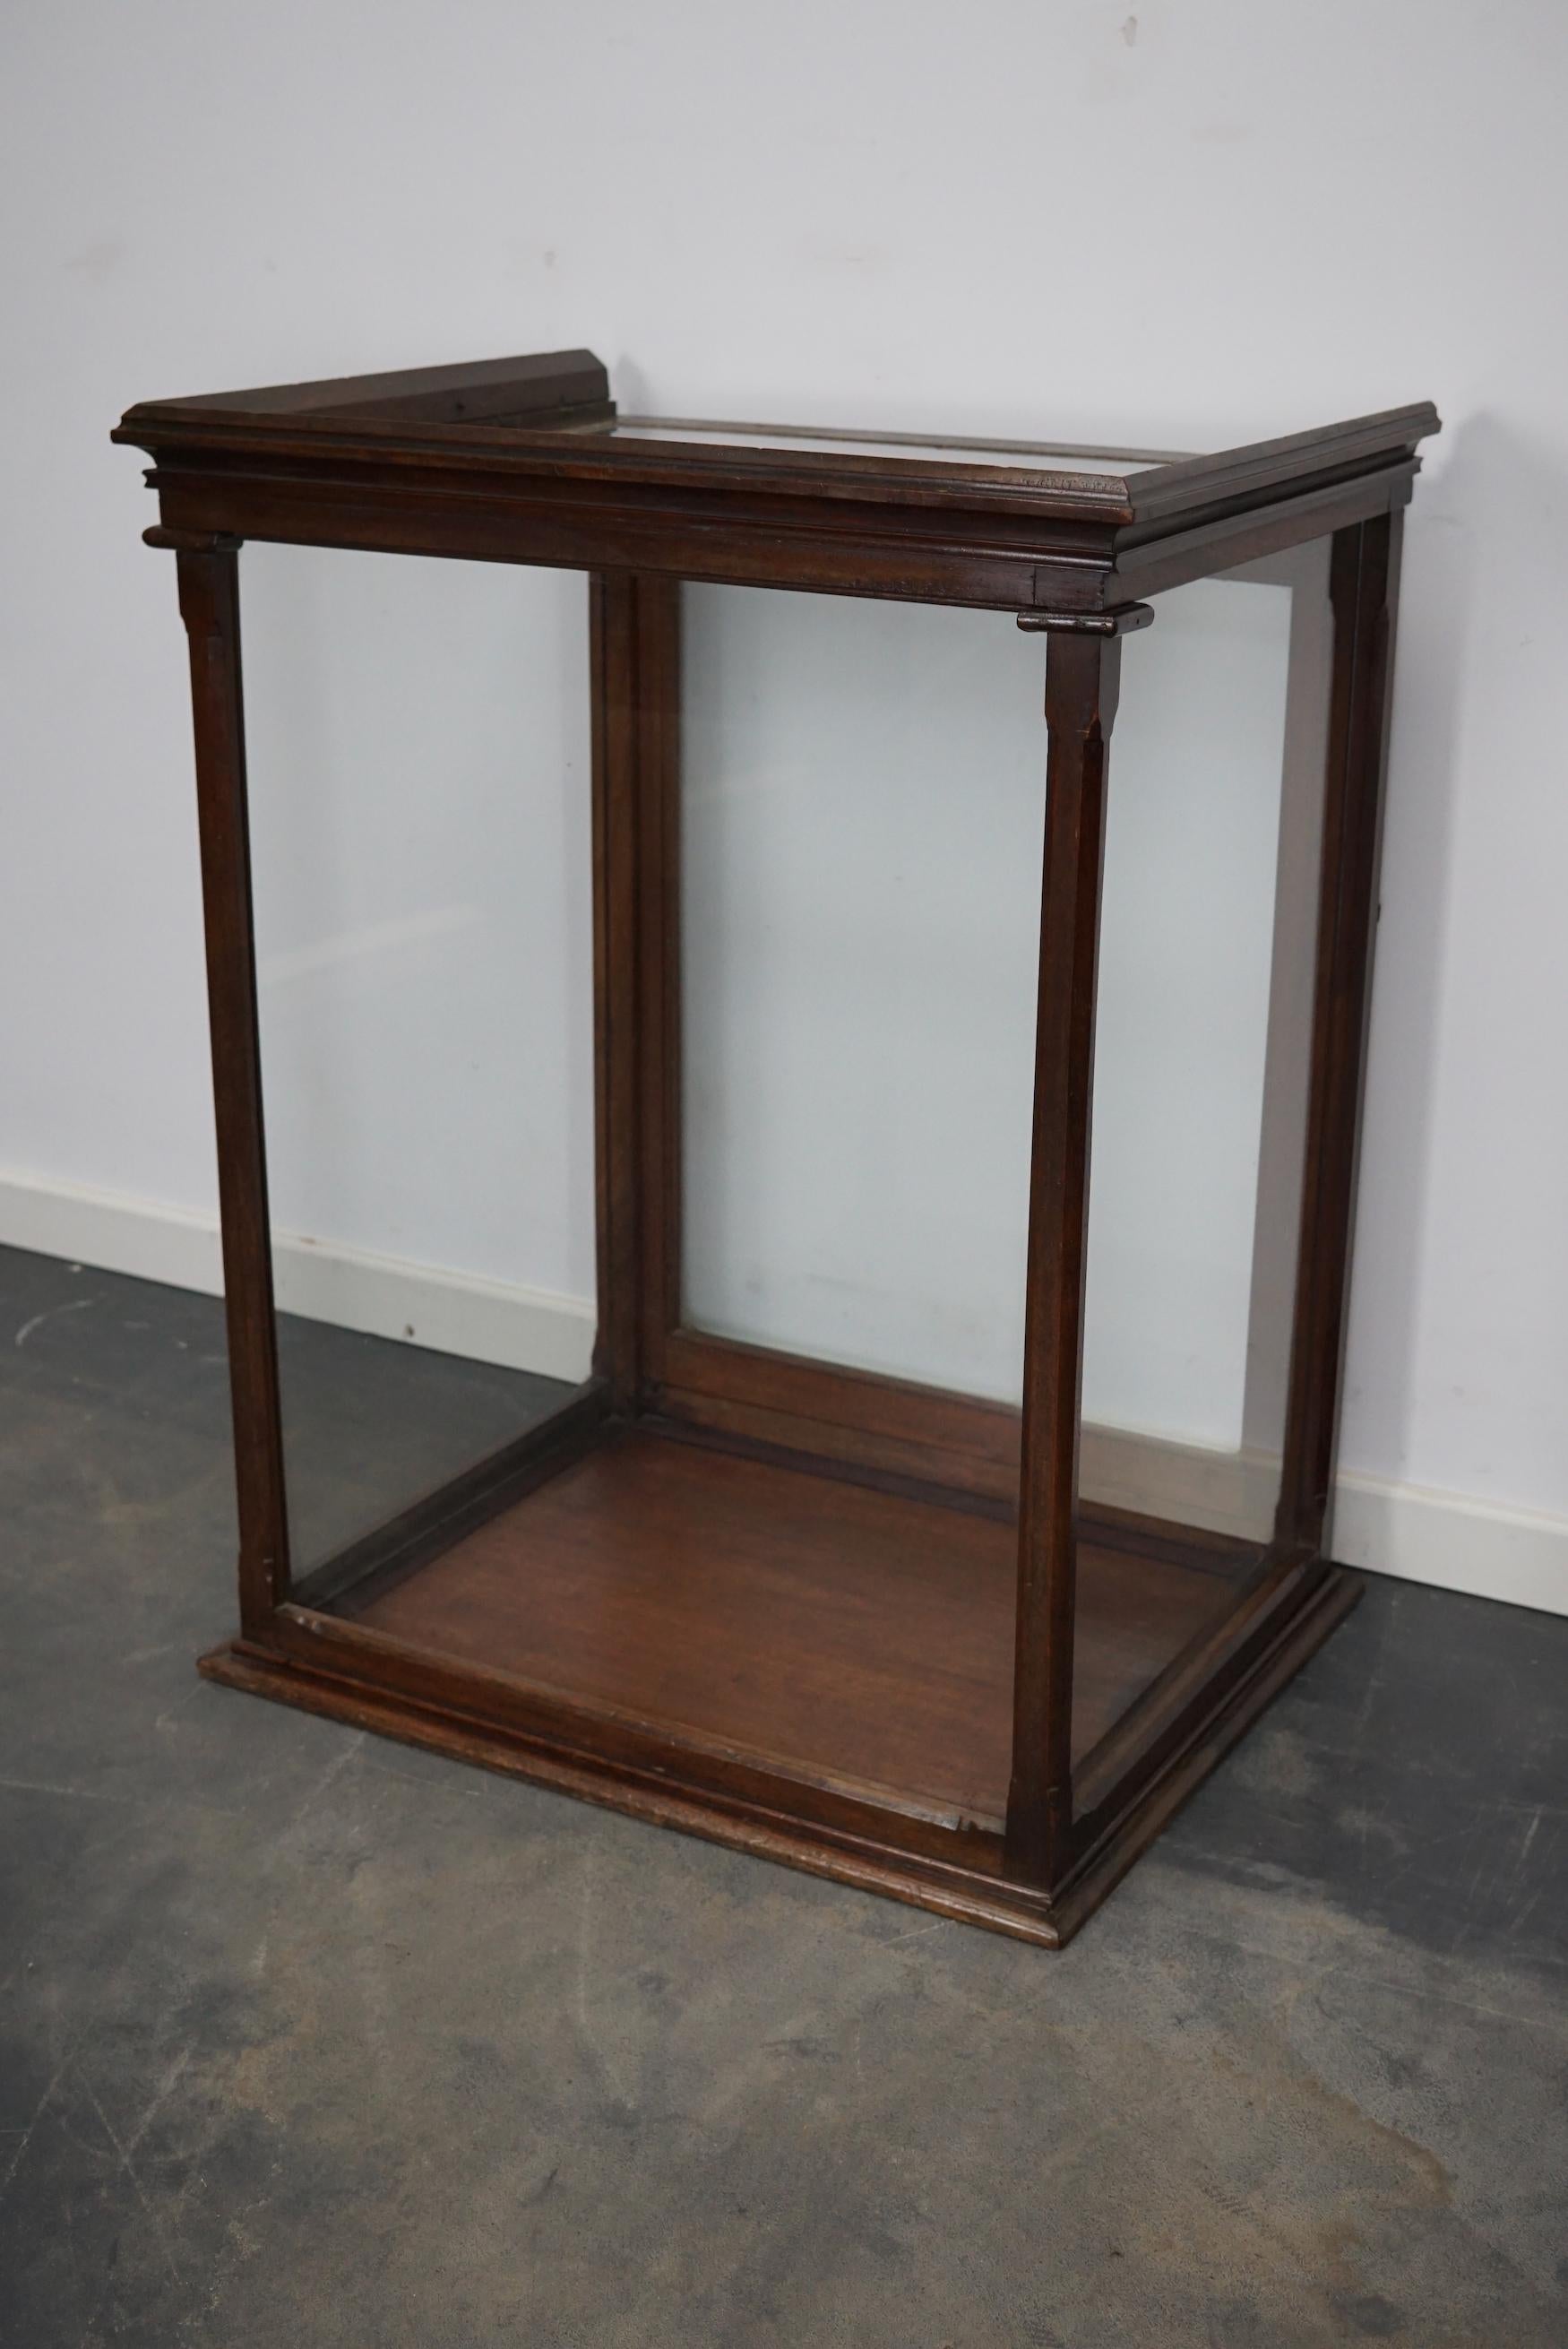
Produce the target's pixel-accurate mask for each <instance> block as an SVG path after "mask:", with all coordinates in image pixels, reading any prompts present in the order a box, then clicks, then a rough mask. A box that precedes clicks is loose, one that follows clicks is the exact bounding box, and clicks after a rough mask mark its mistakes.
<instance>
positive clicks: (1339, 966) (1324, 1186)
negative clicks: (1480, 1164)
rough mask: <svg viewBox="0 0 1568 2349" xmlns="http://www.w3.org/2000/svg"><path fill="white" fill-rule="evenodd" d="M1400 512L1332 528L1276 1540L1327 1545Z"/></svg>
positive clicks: (1374, 904)
mask: <svg viewBox="0 0 1568 2349" xmlns="http://www.w3.org/2000/svg"><path fill="white" fill-rule="evenodd" d="M1403 529H1404V515H1403V512H1401V510H1400V509H1399V508H1398V506H1396V507H1394V508H1393V509H1392V510H1391V511H1390V512H1387V513H1381V514H1377V515H1374V516H1373V518H1372V519H1371V520H1370V521H1367V522H1362V523H1355V524H1354V525H1352V527H1350V528H1349V529H1346V530H1340V531H1336V533H1335V534H1334V539H1333V549H1332V554H1331V557H1330V563H1329V574H1328V589H1329V600H1330V603H1331V605H1332V607H1333V613H1334V667H1333V673H1332V681H1331V685H1330V706H1329V736H1328V772H1327V777H1326V790H1325V793H1324V805H1323V841H1322V850H1321V858H1320V864H1319V876H1318V907H1317V962H1316V977H1315V983H1314V997H1313V1015H1312V1063H1311V1078H1310V1089H1309V1092H1308V1096H1307V1116H1306V1161H1305V1168H1304V1175H1303V1185H1302V1204H1301V1228H1300V1239H1299V1242H1298V1247H1297V1256H1296V1288H1295V1320H1294V1325H1293V1328H1292V1332H1291V1353H1290V1378H1289V1385H1288V1392H1287V1401H1286V1406H1285V1432H1284V1464H1283V1471H1282V1476H1281V1488H1280V1500H1279V1511H1278V1516H1277V1518H1276V1520H1275V1538H1276V1541H1277V1542H1278V1543H1279V1544H1280V1545H1281V1546H1282V1547H1303V1548H1305V1549H1309V1550H1320V1549H1322V1548H1323V1547H1325V1541H1326V1534H1327V1532H1328V1530H1329V1528H1328V1526H1327V1519H1328V1512H1329V1501H1330V1496H1331V1494H1332V1490H1333V1484H1334V1459H1335V1449H1336V1433H1337V1428H1338V1417H1339V1413H1338V1403H1339V1388H1340V1381H1341V1374H1342V1371H1343V1366H1344V1358H1345V1331H1346V1305H1347V1302H1348V1298H1349V1283H1350V1246H1351V1235H1352V1226H1353V1222H1354V1216H1355V1203H1356V1164H1357V1152H1358V1149H1359V1144H1360V1127H1361V1098H1362V1090H1363V1079H1364V1076H1365V1071H1366V1057H1367V1019H1368V1015H1369V1012H1370V1009H1371V1000H1372V950H1373V945H1374V941H1375V939H1376V936H1377V870H1378V864H1379V861H1380V852H1381V845H1382V824H1383V786H1384V776H1385V771H1386V768H1387V755H1388V724H1389V717H1390V712H1391V709H1392V703H1393V684H1394V616H1395V612H1396V610H1397V607H1398V596H1399V553H1400V544H1401V540H1402V535H1403Z"/></svg>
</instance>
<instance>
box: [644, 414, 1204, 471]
mask: <svg viewBox="0 0 1568 2349" xmlns="http://www.w3.org/2000/svg"><path fill="white" fill-rule="evenodd" d="M610 433H611V437H612V438H613V439H614V440H686V441H696V442H699V443H701V444H702V445H704V446H707V447H713V448H719V449H785V450H801V451H804V452H805V453H806V454H807V455H810V456H819V457H900V458H905V459H908V458H914V459H918V460H922V461H923V462H924V463H927V464H931V463H937V464H940V463H942V462H943V461H944V460H947V461H948V462H950V463H953V464H960V465H995V466H998V467H1001V466H1009V467H1011V466H1019V467H1023V468H1025V469H1026V470H1027V471H1031V472H1053V473H1107V474H1110V475H1112V476H1120V475H1123V474H1127V473H1146V472H1148V471H1149V470H1150V467H1151V466H1154V465H1167V464H1171V463H1172V462H1173V461H1174V452H1173V451H1160V450H1150V449H1140V450H1129V451H1127V452H1125V453H1122V452H1119V451H1117V450H1111V449H1084V448H1073V447H1063V448H1055V447H1053V446H1052V445H1051V444H1050V443H1049V442H1048V441H1044V440H964V439H959V438H950V439H929V438H926V437H923V435H921V434H919V433H915V432H883V433H861V432H851V431H839V430H836V429H834V428H833V427H831V426H828V425H823V426H821V427H813V428H804V427H801V426H799V425H793V424H730V423H707V422H702V421H699V420H698V419H695V418H687V417H680V416H624V417H620V418H618V419H616V421H615V423H614V424H613V425H612V426H611V427H610Z"/></svg>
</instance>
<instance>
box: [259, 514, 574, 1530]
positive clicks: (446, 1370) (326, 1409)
mask: <svg viewBox="0 0 1568 2349" xmlns="http://www.w3.org/2000/svg"><path fill="white" fill-rule="evenodd" d="M241 578H242V605H243V629H244V640H245V641H244V658H245V689H246V716H247V730H248V736H249V747H250V777H251V802H252V807H251V815H252V837H253V871H254V888H255V911H256V948H257V963H258V974H259V982H260V1003H261V1034H262V1066H263V1093H264V1098H265V1110H266V1119H267V1142H268V1158H269V1178H270V1185H271V1202H272V1215H273V1255H274V1277H275V1280H276V1288H277V1297H278V1304H279V1307H280V1312H281V1317H282V1318H281V1322H280V1333H279V1350H280V1373H281V1380H282V1390H283V1411H284V1446H285V1463H284V1464H285V1472H286V1475H287V1480H288V1490H289V1504H290V1520H291V1533H292V1547H293V1552H294V1571H295V1574H296V1575H299V1574H303V1573H304V1572H306V1571H308V1570H309V1569H310V1568H313V1567H315V1566H316V1565H318V1564H319V1563H321V1562H322V1561H323V1560H324V1559H325V1558H326V1557H329V1556H331V1555H332V1554H334V1553H335V1552H337V1551H338V1550H340V1549H341V1548H342V1547H343V1546H344V1545H345V1544H346V1543H349V1542H352V1541H354V1540H356V1538H357V1537H360V1536H361V1535H364V1534H366V1533H367V1532H369V1531H370V1530H371V1529H372V1528H374V1527H376V1526H379V1525H381V1524H382V1523H384V1522H385V1521H386V1520H387V1518H388V1517H391V1516H395V1515H396V1514H397V1512H398V1511H400V1510H402V1509H404V1508H406V1507H407V1506H408V1505H409V1504H410V1503H412V1502H414V1501H415V1500H417V1499H418V1498H420V1497H421V1496H422V1495H425V1494H427V1493H428V1492H429V1491H430V1490H431V1489H432V1488H434V1487H437V1486H438V1485H442V1484H444V1483H445V1482H447V1481H448V1480H449V1478H450V1477H452V1476H453V1475H457V1474H458V1473H459V1472H460V1471H462V1470H463V1469H465V1468H468V1467H469V1466H471V1465H473V1464H475V1463H477V1462H478V1461H480V1460H481V1459H483V1458H485V1457H486V1456H487V1455H489V1454H492V1453H493V1452H495V1451H496V1450H497V1449H498V1448H500V1446H502V1445H504V1444H508V1443H510V1442H511V1440H512V1439H513V1438H514V1437H516V1436H517V1435H518V1434H520V1433H521V1432H522V1431H523V1430H524V1429H525V1428H526V1427H527V1426H528V1425H529V1424H530V1423H532V1422H533V1421H535V1420H537V1419H538V1418H539V1417H541V1416H542V1415H543V1413H545V1412H546V1411H547V1410H549V1409H550V1408H551V1407H552V1406H553V1405H555V1404H556V1403H558V1402H560V1401H561V1400H562V1396H563V1394H564V1392H567V1390H566V1389H565V1388H563V1387H562V1384H561V1383H560V1381H562V1380H566V1381H575V1380H577V1379H579V1378H581V1377H583V1375H584V1374H585V1372H586V1370H587V1366H588V1360H589V1355H590V1352H591V1350H592V1342H593V1302H592V1299H593V1123H592V1120H593V1088H592V1081H591V1060H590V1054H591V1030H592V1014H591V995H590V987H591V976H590V973H591V948H590V919H591V913H590V897H589V848H588V823H589V808H588V772H589V749H588V724H587V660H586V615H585V605H584V589H583V581H582V579H581V577H580V576H578V575H576V574H553V573H541V572H530V571H521V570H512V569H510V568H507V567H504V566H502V565H499V564H497V565H490V564H467V563H434V562H423V561H418V560H415V559H412V558H410V557H408V556H406V555H397V556H390V555H370V554H336V553H323V552H318V551H315V550H308V549H303V548H295V547H272V546H266V545H250V546H247V548H246V550H245V552H244V554H243V556H242V564H241Z"/></svg>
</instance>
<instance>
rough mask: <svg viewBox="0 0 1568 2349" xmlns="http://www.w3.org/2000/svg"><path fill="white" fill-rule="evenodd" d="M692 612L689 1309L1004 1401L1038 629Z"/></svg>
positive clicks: (880, 611)
mask: <svg viewBox="0 0 1568 2349" xmlns="http://www.w3.org/2000/svg"><path fill="white" fill-rule="evenodd" d="M684 622H685V628H684V633H685V646H684V696H683V710H682V725H683V744H682V788H683V795H684V796H683V813H682V834H683V837H682V866H683V894H684V904H683V938H682V959H683V988H682V992H683V998H684V1003H685V1023H686V1028H685V1047H684V1054H683V1065H684V1082H685V1092H686V1098H685V1238H684V1258H685V1264H684V1272H685V1299H684V1306H685V1313H686V1320H687V1322H688V1324H689V1325H691V1326H695V1327H696V1328H699V1329H702V1330H708V1331H711V1332H714V1333H716V1334H718V1335H722V1336H725V1337H728V1338H736V1339H741V1340H746V1341H748V1342H749V1343H752V1344H756V1345H763V1346H769V1347H772V1348H776V1349H779V1350H785V1351H788V1352H793V1353H799V1354H807V1355H812V1356H815V1357H817V1358H819V1359H821V1360H824V1361H831V1362H836V1363H841V1364H848V1365H851V1366H853V1367H856V1368H861V1369H865V1370H872V1371H886V1372H889V1373H892V1374H893V1375H896V1376H901V1377H903V1378H907V1379H913V1380H915V1381H920V1382H922V1383H924V1384H929V1385H934V1386H938V1387H948V1388H957V1389H962V1390H964V1391H965V1392H972V1393H975V1394H981V1395H986V1396H991V1397H995V1398H999V1399H1004V1400H1006V1401H1007V1402H1011V1403H1014V1404H1016V1402H1018V1400H1019V1395H1020V1379H1021V1369H1022V1360H1023V1355H1022V1340H1023V1302H1024V1245H1025V1229H1026V1209H1027V1185H1028V1161H1029V1135H1030V1119H1031V1109H1030V1097H1031V1091H1032V1063H1033V1052H1034V996H1035V977H1036V961H1037V935H1038V919H1039V916H1038V907H1039V886H1040V837H1041V823H1042V815H1043V810H1044V805H1045V763H1046V762H1045V729H1044V725H1043V721H1042V719H1041V714H1040V692H1041V657H1040V650H1039V646H1038V641H1037V639H1031V638H1028V637H1026V636H1021V635H1020V634H1019V632H1018V630H1017V629H1016V627H1015V626H1013V624H1012V622H1011V621H1010V619H1008V618H1007V617H1006V616H998V615H996V614H991V613H976V612H965V611H949V610H934V609H931V608H929V607H923V606H918V605H901V604H877V603H860V602H851V601H849V600H846V599H844V598H841V597H838V596H822V595H796V594H786V593H776V592H771V591H757V590H752V589H747V588H730V587H706V586H691V587H688V588H687V589H686V595H685V597H684Z"/></svg>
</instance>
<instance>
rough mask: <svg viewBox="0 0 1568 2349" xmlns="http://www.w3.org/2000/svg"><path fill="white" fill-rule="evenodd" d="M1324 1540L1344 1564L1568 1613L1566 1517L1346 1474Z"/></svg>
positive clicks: (1517, 1604)
mask: <svg viewBox="0 0 1568 2349" xmlns="http://www.w3.org/2000/svg"><path fill="white" fill-rule="evenodd" d="M1330 1542H1331V1547H1332V1549H1333V1553H1334V1556H1335V1557H1336V1558H1338V1559H1339V1561H1340V1563H1341V1564H1342V1565H1344V1566H1363V1567H1366V1568H1367V1570H1368V1571H1369V1572H1371V1573H1374V1574H1396V1575H1398V1576H1399V1577H1401V1578H1402V1579H1403V1580H1405V1581H1407V1582H1432V1583H1436V1584H1437V1585H1438V1587H1439V1588H1440V1589H1443V1590H1464V1591H1468V1592H1470V1595H1471V1596H1472V1597H1474V1598H1477V1599H1505V1600H1507V1602H1508V1603H1509V1604H1510V1605H1511V1606H1514V1607H1537V1608H1540V1609H1542V1611H1543V1612H1545V1613H1547V1614H1550V1615H1568V1517H1557V1516H1545V1515H1544V1514H1542V1513H1541V1512H1538V1511H1535V1510H1532V1509H1511V1508H1509V1507H1507V1506H1505V1505H1504V1504H1502V1503H1501V1502H1497V1501H1478V1500H1474V1499H1472V1498H1471V1496H1470V1495H1469V1494H1467V1493H1442V1492H1436V1491H1433V1490H1432V1489H1431V1488H1430V1487H1429V1486H1427V1485H1396V1484H1393V1483H1390V1482H1389V1481H1387V1479H1386V1478H1384V1477H1381V1476H1366V1475H1362V1474H1361V1473H1360V1472H1359V1471H1358V1470H1355V1469H1346V1470H1342V1471H1341V1473H1340V1475H1339V1479H1338V1482H1337V1484H1336V1486H1335V1489H1334V1516H1333V1522H1332V1526H1331V1528H1330Z"/></svg>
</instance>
